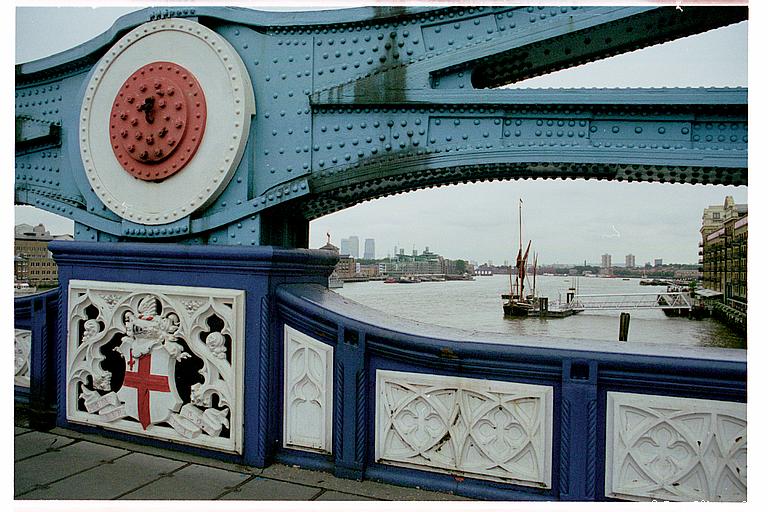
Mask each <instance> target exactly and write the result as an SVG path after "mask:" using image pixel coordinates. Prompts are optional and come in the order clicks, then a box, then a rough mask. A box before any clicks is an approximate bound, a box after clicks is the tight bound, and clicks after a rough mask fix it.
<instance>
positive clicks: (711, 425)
mask: <svg viewBox="0 0 768 512" xmlns="http://www.w3.org/2000/svg"><path fill="white" fill-rule="evenodd" d="M605 491H606V496H609V497H614V498H625V499H632V500H667V501H743V500H746V498H747V406H746V404H742V403H735V402H721V401H716V400H701V399H693V398H679V397H666V396H655V395H641V394H630V393H613V392H611V393H608V398H607V409H606V469H605Z"/></svg>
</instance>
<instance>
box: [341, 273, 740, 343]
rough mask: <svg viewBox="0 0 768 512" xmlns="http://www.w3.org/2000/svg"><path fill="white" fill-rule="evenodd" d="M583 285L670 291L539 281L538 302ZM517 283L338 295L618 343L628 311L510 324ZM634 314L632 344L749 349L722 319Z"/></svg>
mask: <svg viewBox="0 0 768 512" xmlns="http://www.w3.org/2000/svg"><path fill="white" fill-rule="evenodd" d="M574 284H576V285H578V292H579V293H580V294H611V293H613V294H621V293H652V292H663V291H666V287H664V286H640V280H639V279H630V280H624V279H618V278H611V279H608V278H599V277H580V278H578V281H575V280H574V278H569V277H560V276H538V277H537V280H536V287H537V290H538V295H539V296H542V297H549V302H550V304H552V303H554V302H557V300H558V297H561V298H562V300H563V301H564V300H565V294H566V290H567V289H568V288H569V287H570V286H573V285H574ZM509 288H510V286H509V277H508V276H504V275H494V276H477V277H475V280H474V281H441V282H423V283H416V284H385V283H384V282H382V281H369V282H364V283H344V287H343V288H340V289H336V290H334V291H336V292H338V293H339V294H341V295H343V296H344V297H347V298H349V299H352V300H355V301H357V302H359V303H361V304H364V305H366V306H369V307H372V308H375V309H378V310H380V311H383V312H385V313H389V314H391V315H395V316H399V317H402V318H408V319H412V320H418V321H420V322H426V323H431V324H437V325H443V326H446V327H455V328H459V329H465V330H471V331H485V332H497V333H504V334H509V335H514V336H554V337H558V338H583V339H597V340H607V341H616V340H618V334H619V315H620V313H621V311H618V310H616V311H584V312H582V313H579V314H577V315H573V316H570V317H567V318H538V317H531V318H505V317H504V315H503V311H502V308H501V305H502V299H501V294H502V293H509ZM626 311H627V312H628V313H630V315H631V320H630V325H629V336H628V340H627V341H628V342H630V343H632V342H643V343H657V344H672V345H692V346H706V347H728V348H746V344H747V340H746V338H745V337H742V336H739V335H738V334H736V333H735V332H733V331H731V330H730V329H729V328H728V327H726V326H725V325H723V324H721V323H720V322H718V321H717V320H713V319H709V318H706V319H703V320H689V319H687V318H671V317H667V316H666V315H664V313H663V312H662V311H661V310H660V309H656V310H626Z"/></svg>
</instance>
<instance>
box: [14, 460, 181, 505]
mask: <svg viewBox="0 0 768 512" xmlns="http://www.w3.org/2000/svg"><path fill="white" fill-rule="evenodd" d="M185 465H186V463H184V462H179V461H173V460H168V459H164V458H161V457H153V456H151V455H145V454H143V453H131V454H129V455H126V456H125V457H120V458H119V459H117V460H114V461H112V462H109V463H104V464H101V465H99V466H97V467H95V468H92V469H89V470H87V471H83V472H81V473H77V474H76V475H73V476H70V477H68V478H65V479H64V480H59V481H58V482H56V483H53V484H50V485H48V486H47V487H45V488H41V489H36V490H34V491H32V492H30V493H27V494H25V495H24V499H31V500H48V499H58V500H112V499H115V498H118V497H119V496H121V495H123V494H126V493H128V492H131V491H133V490H136V489H138V488H139V487H142V486H144V485H147V484H149V483H151V482H153V481H154V480H157V479H158V478H162V477H163V476H164V475H166V474H168V473H171V472H173V471H176V470H178V469H179V468H181V467H183V466H185Z"/></svg>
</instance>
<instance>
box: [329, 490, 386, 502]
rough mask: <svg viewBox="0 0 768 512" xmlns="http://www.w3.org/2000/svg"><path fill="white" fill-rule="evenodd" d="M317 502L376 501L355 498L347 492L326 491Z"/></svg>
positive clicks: (360, 497) (359, 497) (361, 497)
mask: <svg viewBox="0 0 768 512" xmlns="http://www.w3.org/2000/svg"><path fill="white" fill-rule="evenodd" d="M315 500H316V501H376V500H374V499H373V498H366V497H363V496H355V495H354V494H347V493H346V492H338V491H325V492H324V493H323V494H321V495H320V496H318V497H317V498H315Z"/></svg>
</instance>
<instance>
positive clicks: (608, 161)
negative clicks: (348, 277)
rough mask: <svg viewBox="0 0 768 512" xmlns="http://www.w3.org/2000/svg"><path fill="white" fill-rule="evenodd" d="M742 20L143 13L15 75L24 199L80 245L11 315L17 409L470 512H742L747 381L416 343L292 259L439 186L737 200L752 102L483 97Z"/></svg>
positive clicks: (711, 97) (576, 346)
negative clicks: (528, 505) (325, 226)
mask: <svg viewBox="0 0 768 512" xmlns="http://www.w3.org/2000/svg"><path fill="white" fill-rule="evenodd" d="M746 19H747V9H746V8H745V7H696V6H690V7H688V6H686V7H684V8H683V9H682V11H680V10H677V9H675V8H674V7H661V6H644V7H581V6H573V7H541V6H534V7H517V6H515V7H466V6H465V7H426V8H410V7H380V8H361V9H350V10H341V11H333V12H329V11H321V12H313V13H273V12H259V11H253V10H248V9H235V8H221V7H186V8H149V9H144V10H141V11H138V12H135V13H132V14H129V15H127V16H124V17H122V18H120V19H119V20H117V21H116V22H115V24H114V25H113V26H112V28H110V29H109V30H108V31H107V32H105V33H104V34H102V35H100V36H98V37H96V38H94V39H93V40H91V41H89V42H87V43H85V44H83V45H81V46H78V47H76V48H73V49H71V50H68V51H66V52H63V53H61V54H58V55H53V56H51V57H47V58H45V59H41V60H39V61H35V62H30V63H24V64H20V65H18V66H17V67H16V98H15V106H16V162H15V201H16V203H17V204H29V205H33V206H36V207H38V208H42V209H44V210H47V211H50V212H53V213H56V214H59V215H62V216H64V217H68V218H71V219H73V220H74V222H75V241H74V242H53V243H51V245H50V249H51V251H52V252H53V253H54V257H55V258H56V261H57V264H58V266H59V279H60V287H59V289H58V290H55V291H53V292H49V293H47V294H43V295H40V296H35V297H31V298H25V299H17V300H16V315H15V325H16V328H17V334H18V335H17V338H16V349H17V354H18V355H19V357H17V367H16V370H17V387H16V394H17V398H18V400H22V401H24V400H25V401H27V402H28V403H29V407H30V409H31V411H32V412H33V413H34V415H33V416H34V417H35V418H38V421H41V422H44V423H45V422H49V423H48V424H50V422H51V421H52V422H55V424H56V425H58V426H60V427H65V428H69V429H73V430H78V431H81V432H86V433H93V434H98V435H102V436H108V437H115V438H119V439H124V440H129V441H132V442H135V443H145V444H149V445H154V446H161V447H166V448H172V449H174V450H181V451H187V452H191V453H195V454H199V455H204V456H207V457H212V458H218V459H223V460H228V461H232V462H237V463H240V464H246V465H250V466H255V467H265V466H267V465H269V464H271V463H272V462H274V461H282V462H288V463H292V464H301V465H303V466H306V467H312V468H315V469H322V470H325V471H332V472H334V473H335V474H336V475H338V476H342V477H346V478H354V479H364V478H368V479H378V480H384V481H389V482H395V483H401V484H406V485H418V486H420V487H424V488H431V489H437V490H443V491H450V492H456V493H459V494H464V495H468V496H474V497H478V498H485V499H488V498H490V499H526V500H615V499H624V500H652V499H664V500H679V501H685V500H732V501H733V500H735V501H738V500H743V499H745V497H746V444H747V441H746V356H745V355H744V354H743V353H741V352H733V351H728V350H723V349H713V348H691V347H685V348H683V347H667V346H665V347H663V348H656V347H648V346H637V347H634V346H632V344H628V345H627V344H622V346H621V347H616V346H614V345H611V344H606V343H604V342H599V341H595V340H557V339H550V340H541V339H537V338H520V339H508V338H504V337H500V336H497V335H493V334H488V333H486V334H480V333H464V332H460V331H455V330H449V329H444V328H438V327H433V326H424V325H422V324H412V323H410V322H405V321H402V320H400V319H396V318H392V317H388V316H386V315H383V314H381V313H378V312H375V311H371V310H369V309H367V308H364V307H362V306H360V305H357V304H354V303H350V302H349V301H346V300H343V299H341V298H340V297H339V296H338V295H336V294H334V293H333V292H330V291H329V290H328V289H327V286H326V284H327V277H328V275H329V274H330V273H331V271H332V269H333V266H334V264H335V261H336V257H335V256H334V255H333V254H330V253H327V252H325V251H312V250H308V249H307V247H308V223H309V220H310V219H313V218H317V217H320V216H322V215H325V214H327V213H330V212H333V211H336V210H339V209H343V208H346V207H349V206H352V205H354V204H356V203H359V202H361V201H365V200H368V199H371V198H375V197H380V196H384V195H388V194H394V193H398V192H402V191H407V190H415V189H419V188H424V187H429V186H437V185H447V184H452V183H460V182H470V181H483V180H497V179H518V178H520V179H523V178H594V179H608V180H626V181H644V182H647V181H654V182H676V183H703V184H734V185H746V184H747V90H746V89H742V88H729V89H722V88H718V89H663V88H662V89H587V90H584V89H578V90H569V89H556V90H496V89H492V88H494V87H499V86H502V85H505V84H509V83H514V82H516V81H520V80H523V79H525V78H529V77H533V76H538V75H541V74H545V73H549V72H552V71H555V70H559V69H565V68H568V67H572V66H575V65H578V64H582V63H585V62H589V61H592V60H597V59H601V58H605V57H607V56H611V55H615V54H619V53H623V52H627V51H631V50H635V49H639V48H643V47H646V46H650V45H654V44H658V43H662V42H665V41H669V40H673V39H676V38H680V37H684V36H687V35H691V34H696V33H700V32H704V31H707V30H711V29H714V28H717V27H721V26H725V25H729V24H732V23H736V22H739V21H743V20H746ZM27 342H28V344H27ZM27 356H28V359H26V357H27ZM137 361H138V367H139V368H140V371H139V372H138V373H137V372H134V371H133V368H132V365H133V364H134V363H136V362H137ZM142 361H143V362H144V363H143V366H142ZM150 362H151V364H150ZM150 366H151V368H150ZM127 374H131V375H130V379H128V380H129V381H130V382H128V383H127V384H126V375H127ZM142 379H144V380H142ZM147 379H154V380H152V381H151V382H150V381H149V380H147ZM160 382H162V383H163V386H162V391H153V392H152V393H149V391H147V392H146V393H143V392H142V391H141V389H150V388H152V387H158V388H159V387H160V386H158V385H156V384H157V383H160ZM52 404H53V405H54V411H52V410H51V406H52ZM52 413H53V414H54V415H55V416H54V418H53V419H51V416H50V415H51V414H52ZM692 417H695V418H698V419H700V420H701V421H698V420H697V422H694V423H692V422H690V421H688V418H692ZM630 433H631V434H630ZM670 436H671V437H670ZM661 438H664V439H667V440H670V439H672V440H671V441H670V443H668V445H667V444H665V443H660V442H658V439H661ZM649 446H653V448H649ZM681 446H683V447H684V451H685V453H686V455H685V456H681V455H680V452H679V450H678V448H679V447H681ZM715 446H717V447H718V448H717V449H716V448H713V447H715ZM702 447H707V448H706V449H705V448H702ZM649 449H650V452H649V451H648V450H649ZM657 460H670V461H671V460H674V461H675V463H674V464H672V466H674V467H675V468H678V469H676V470H675V471H676V472H674V474H671V473H670V472H669V470H668V468H669V467H670V466H669V465H668V466H665V467H664V468H662V467H659V466H658V464H655V463H654V461H657ZM702 468H716V470H715V471H714V472H712V471H709V470H706V471H705V470H704V469H702Z"/></svg>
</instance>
